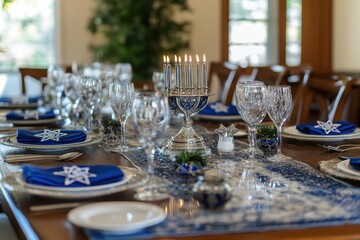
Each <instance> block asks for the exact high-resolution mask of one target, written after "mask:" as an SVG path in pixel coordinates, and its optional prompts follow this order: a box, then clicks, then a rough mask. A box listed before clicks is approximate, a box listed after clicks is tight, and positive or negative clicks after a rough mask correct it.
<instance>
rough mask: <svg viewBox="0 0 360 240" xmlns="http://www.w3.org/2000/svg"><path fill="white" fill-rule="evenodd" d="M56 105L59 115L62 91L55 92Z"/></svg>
mask: <svg viewBox="0 0 360 240" xmlns="http://www.w3.org/2000/svg"><path fill="white" fill-rule="evenodd" d="M56 107H57V110H58V111H59V113H58V114H59V116H61V109H62V92H59V91H57V92H56Z"/></svg>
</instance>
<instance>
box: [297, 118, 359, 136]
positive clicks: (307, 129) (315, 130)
mask: <svg viewBox="0 0 360 240" xmlns="http://www.w3.org/2000/svg"><path fill="white" fill-rule="evenodd" d="M319 123H320V124H319ZM319 123H309V124H299V125H297V126H296V129H297V130H299V131H300V132H301V133H305V134H311V135H342V134H349V133H352V132H354V131H355V129H356V125H355V124H352V123H349V122H346V121H338V122H333V123H332V124H334V125H333V128H334V129H333V130H331V131H329V132H328V133H326V131H325V130H324V129H323V128H321V127H316V126H320V125H324V124H327V123H331V122H330V121H328V122H319ZM336 130H338V131H339V132H337V131H336Z"/></svg>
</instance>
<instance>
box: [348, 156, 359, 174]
mask: <svg viewBox="0 0 360 240" xmlns="http://www.w3.org/2000/svg"><path fill="white" fill-rule="evenodd" d="M349 164H350V166H351V167H353V168H354V169H356V170H359V171H360V158H358V157H353V158H349Z"/></svg>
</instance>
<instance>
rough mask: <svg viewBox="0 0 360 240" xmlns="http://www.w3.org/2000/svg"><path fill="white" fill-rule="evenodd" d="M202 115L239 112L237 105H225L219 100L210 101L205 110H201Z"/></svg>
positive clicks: (230, 114) (229, 114)
mask: <svg viewBox="0 0 360 240" xmlns="http://www.w3.org/2000/svg"><path fill="white" fill-rule="evenodd" d="M199 114H202V115H211V116H238V115H239V112H238V110H237V108H236V106H235V105H233V104H230V105H225V104H223V103H221V102H219V101H217V102H214V103H209V104H208V105H207V106H206V107H205V108H204V109H203V110H201V111H200V112H199Z"/></svg>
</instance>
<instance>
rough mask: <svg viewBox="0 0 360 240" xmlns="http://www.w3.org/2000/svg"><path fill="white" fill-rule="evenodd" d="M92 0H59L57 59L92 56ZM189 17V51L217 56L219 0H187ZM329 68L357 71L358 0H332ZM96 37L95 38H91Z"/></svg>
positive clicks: (359, 51)
mask: <svg viewBox="0 0 360 240" xmlns="http://www.w3.org/2000/svg"><path fill="white" fill-rule="evenodd" d="M94 2H95V0H76V1H74V0H61V1H58V3H59V7H60V13H59V20H60V35H59V36H61V38H60V42H59V44H60V49H61V50H60V59H59V62H61V63H67V64H69V63H71V62H72V61H78V62H89V61H91V60H92V55H91V52H90V51H89V48H88V46H89V44H90V42H91V41H94V39H93V37H92V36H91V34H90V33H89V32H88V31H87V29H86V26H87V22H88V19H89V18H90V16H91V15H92V10H93V7H94ZM189 5H190V7H191V8H192V13H191V14H186V15H184V16H177V17H180V18H181V17H185V18H188V19H190V20H191V21H192V23H193V26H192V35H191V50H189V52H190V53H192V54H194V53H199V54H201V53H206V55H207V60H208V61H218V60H220V39H221V38H220V33H221V29H220V28H221V25H220V18H221V15H220V13H221V9H220V7H221V0H189ZM333 7H334V8H333V11H334V12H333V14H334V15H333V21H334V22H333V24H334V28H333V69H334V70H335V71H360V47H358V46H359V43H360V27H358V26H357V25H356V23H357V22H359V20H358V19H359V17H358V9H360V1H359V0H342V1H339V0H333ZM95 41H96V40H95Z"/></svg>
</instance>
